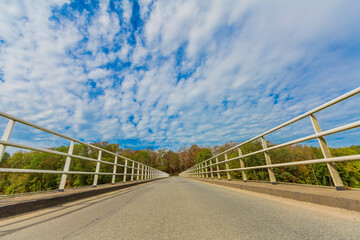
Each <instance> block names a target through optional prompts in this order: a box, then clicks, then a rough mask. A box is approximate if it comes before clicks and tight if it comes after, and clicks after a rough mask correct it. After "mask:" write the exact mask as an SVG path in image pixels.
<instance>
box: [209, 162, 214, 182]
mask: <svg viewBox="0 0 360 240" xmlns="http://www.w3.org/2000/svg"><path fill="white" fill-rule="evenodd" d="M211 165H212V161H211V159H210V166H211ZM210 171H211V173H210V175H211V179H214V173H213V167H212V166H211V167H210Z"/></svg>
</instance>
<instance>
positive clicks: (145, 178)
mask: <svg viewBox="0 0 360 240" xmlns="http://www.w3.org/2000/svg"><path fill="white" fill-rule="evenodd" d="M147 178H148V166H145V176H144V180H147Z"/></svg>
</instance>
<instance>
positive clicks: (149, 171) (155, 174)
mask: <svg viewBox="0 0 360 240" xmlns="http://www.w3.org/2000/svg"><path fill="white" fill-rule="evenodd" d="M0 116H1V117H4V118H7V119H9V122H8V124H7V127H6V129H5V131H4V134H3V136H2V138H1V140H0V161H1V159H2V156H3V154H4V151H5V148H6V146H11V147H16V148H20V149H27V150H32V151H37V152H43V153H50V154H55V155H60V156H64V157H66V160H65V164H64V168H63V171H59V170H39V169H18V168H0V173H41V174H62V176H61V181H60V185H59V191H64V188H65V183H66V179H67V175H69V174H88V175H95V176H94V180H93V186H94V187H96V186H97V182H98V176H99V175H112V181H111V183H112V184H114V183H115V181H116V176H123V182H124V183H125V182H126V177H127V176H130V181H131V182H133V181H139V180H150V179H158V178H165V177H169V174H167V173H165V172H162V171H159V170H157V169H155V168H152V167H150V166H148V165H145V164H143V163H140V162H137V161H134V160H132V159H129V158H127V157H124V156H122V155H120V154H117V153H113V152H111V151H108V150H106V149H103V148H101V147H98V146H95V145H92V144H90V143H86V142H83V141H80V140H77V139H75V138H72V137H68V136H65V135H63V134H61V133H58V132H55V131H52V130H50V129H47V128H44V127H41V126H39V125H36V124H34V123H31V122H28V121H25V120H23V119H20V118H17V117H14V116H12V115H10V114H7V113H4V112H1V111H0ZM16 122H18V123H22V124H24V125H27V126H30V127H32V128H36V129H39V130H42V131H44V132H47V133H50V134H52V135H56V136H58V137H61V138H63V139H67V140H70V146H69V151H68V153H64V152H59V151H55V150H51V149H47V148H40V147H33V146H28V145H24V144H19V143H14V142H10V141H9V138H10V135H11V132H12V130H13V128H14V125H15V123H16ZM75 143H78V144H81V145H85V146H88V147H90V148H91V149H94V150H96V151H98V157H97V159H94V158H89V157H84V156H80V155H74V154H73V150H74V145H75ZM103 152H104V153H107V154H110V155H112V156H114V162H107V161H102V160H101V155H102V153H103ZM72 158H76V159H82V160H87V161H93V162H96V168H95V172H82V171H69V169H70V165H71V159H72ZM118 158H121V159H123V160H124V164H120V163H118ZM101 163H102V164H110V165H113V172H112V173H109V172H100V164H101ZM130 163H131V164H130ZM135 164H136V166H135ZM117 167H123V168H124V172H123V173H117ZM128 169H131V173H128V172H127V170H128ZM135 170H136V173H135V172H134V171H135ZM134 177H136V180H135V179H134Z"/></svg>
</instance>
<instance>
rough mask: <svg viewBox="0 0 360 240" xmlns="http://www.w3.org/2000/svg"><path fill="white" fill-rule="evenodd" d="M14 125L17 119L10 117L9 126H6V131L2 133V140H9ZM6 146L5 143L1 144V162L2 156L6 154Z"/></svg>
mask: <svg viewBox="0 0 360 240" xmlns="http://www.w3.org/2000/svg"><path fill="white" fill-rule="evenodd" d="M14 125H15V121H14V120H12V119H10V120H9V122H8V124H7V126H6V128H5V131H4V134H3V135H2V138H1V140H4V141H8V140H9V138H10V135H11V132H12V130H13V129H14ZM5 148H6V146H5V145H2V144H0V162H1V159H2V157H3V155H4V152H5Z"/></svg>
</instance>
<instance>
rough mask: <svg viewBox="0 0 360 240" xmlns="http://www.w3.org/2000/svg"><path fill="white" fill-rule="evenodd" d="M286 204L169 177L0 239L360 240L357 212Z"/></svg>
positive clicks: (45, 213)
mask: <svg viewBox="0 0 360 240" xmlns="http://www.w3.org/2000/svg"><path fill="white" fill-rule="evenodd" d="M279 199H280V200H279ZM291 201H292V202H297V201H294V200H288V199H281V198H277V197H266V196H265V197H264V196H262V195H261V194H255V193H254V194H253V193H249V192H246V191H243V190H235V189H230V188H226V187H221V186H216V185H210V184H207V183H201V182H197V181H193V180H189V179H182V178H179V177H172V178H167V179H163V180H159V181H154V182H150V183H146V184H143V185H138V186H134V187H131V188H128V189H123V190H119V191H116V192H112V193H107V194H104V195H100V196H97V197H92V198H88V199H84V200H80V201H76V202H72V203H68V204H64V205H63V206H58V207H53V208H49V209H45V210H41V211H37V212H34V213H30V214H24V215H23V216H17V217H13V218H10V219H5V220H2V221H0V239H3V240H4V239H12V240H14V239H96V240H105V239H156V240H160V239H360V217H359V213H355V212H350V211H346V210H341V211H345V213H342V212H341V211H340V213H334V212H336V211H337V209H335V208H330V207H322V206H317V205H311V204H310V205H309V204H304V205H305V207H304V206H302V203H300V204H299V203H295V204H294V203H291ZM314 206H315V207H314ZM324 208H325V210H324ZM321 209H322V210H321Z"/></svg>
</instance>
